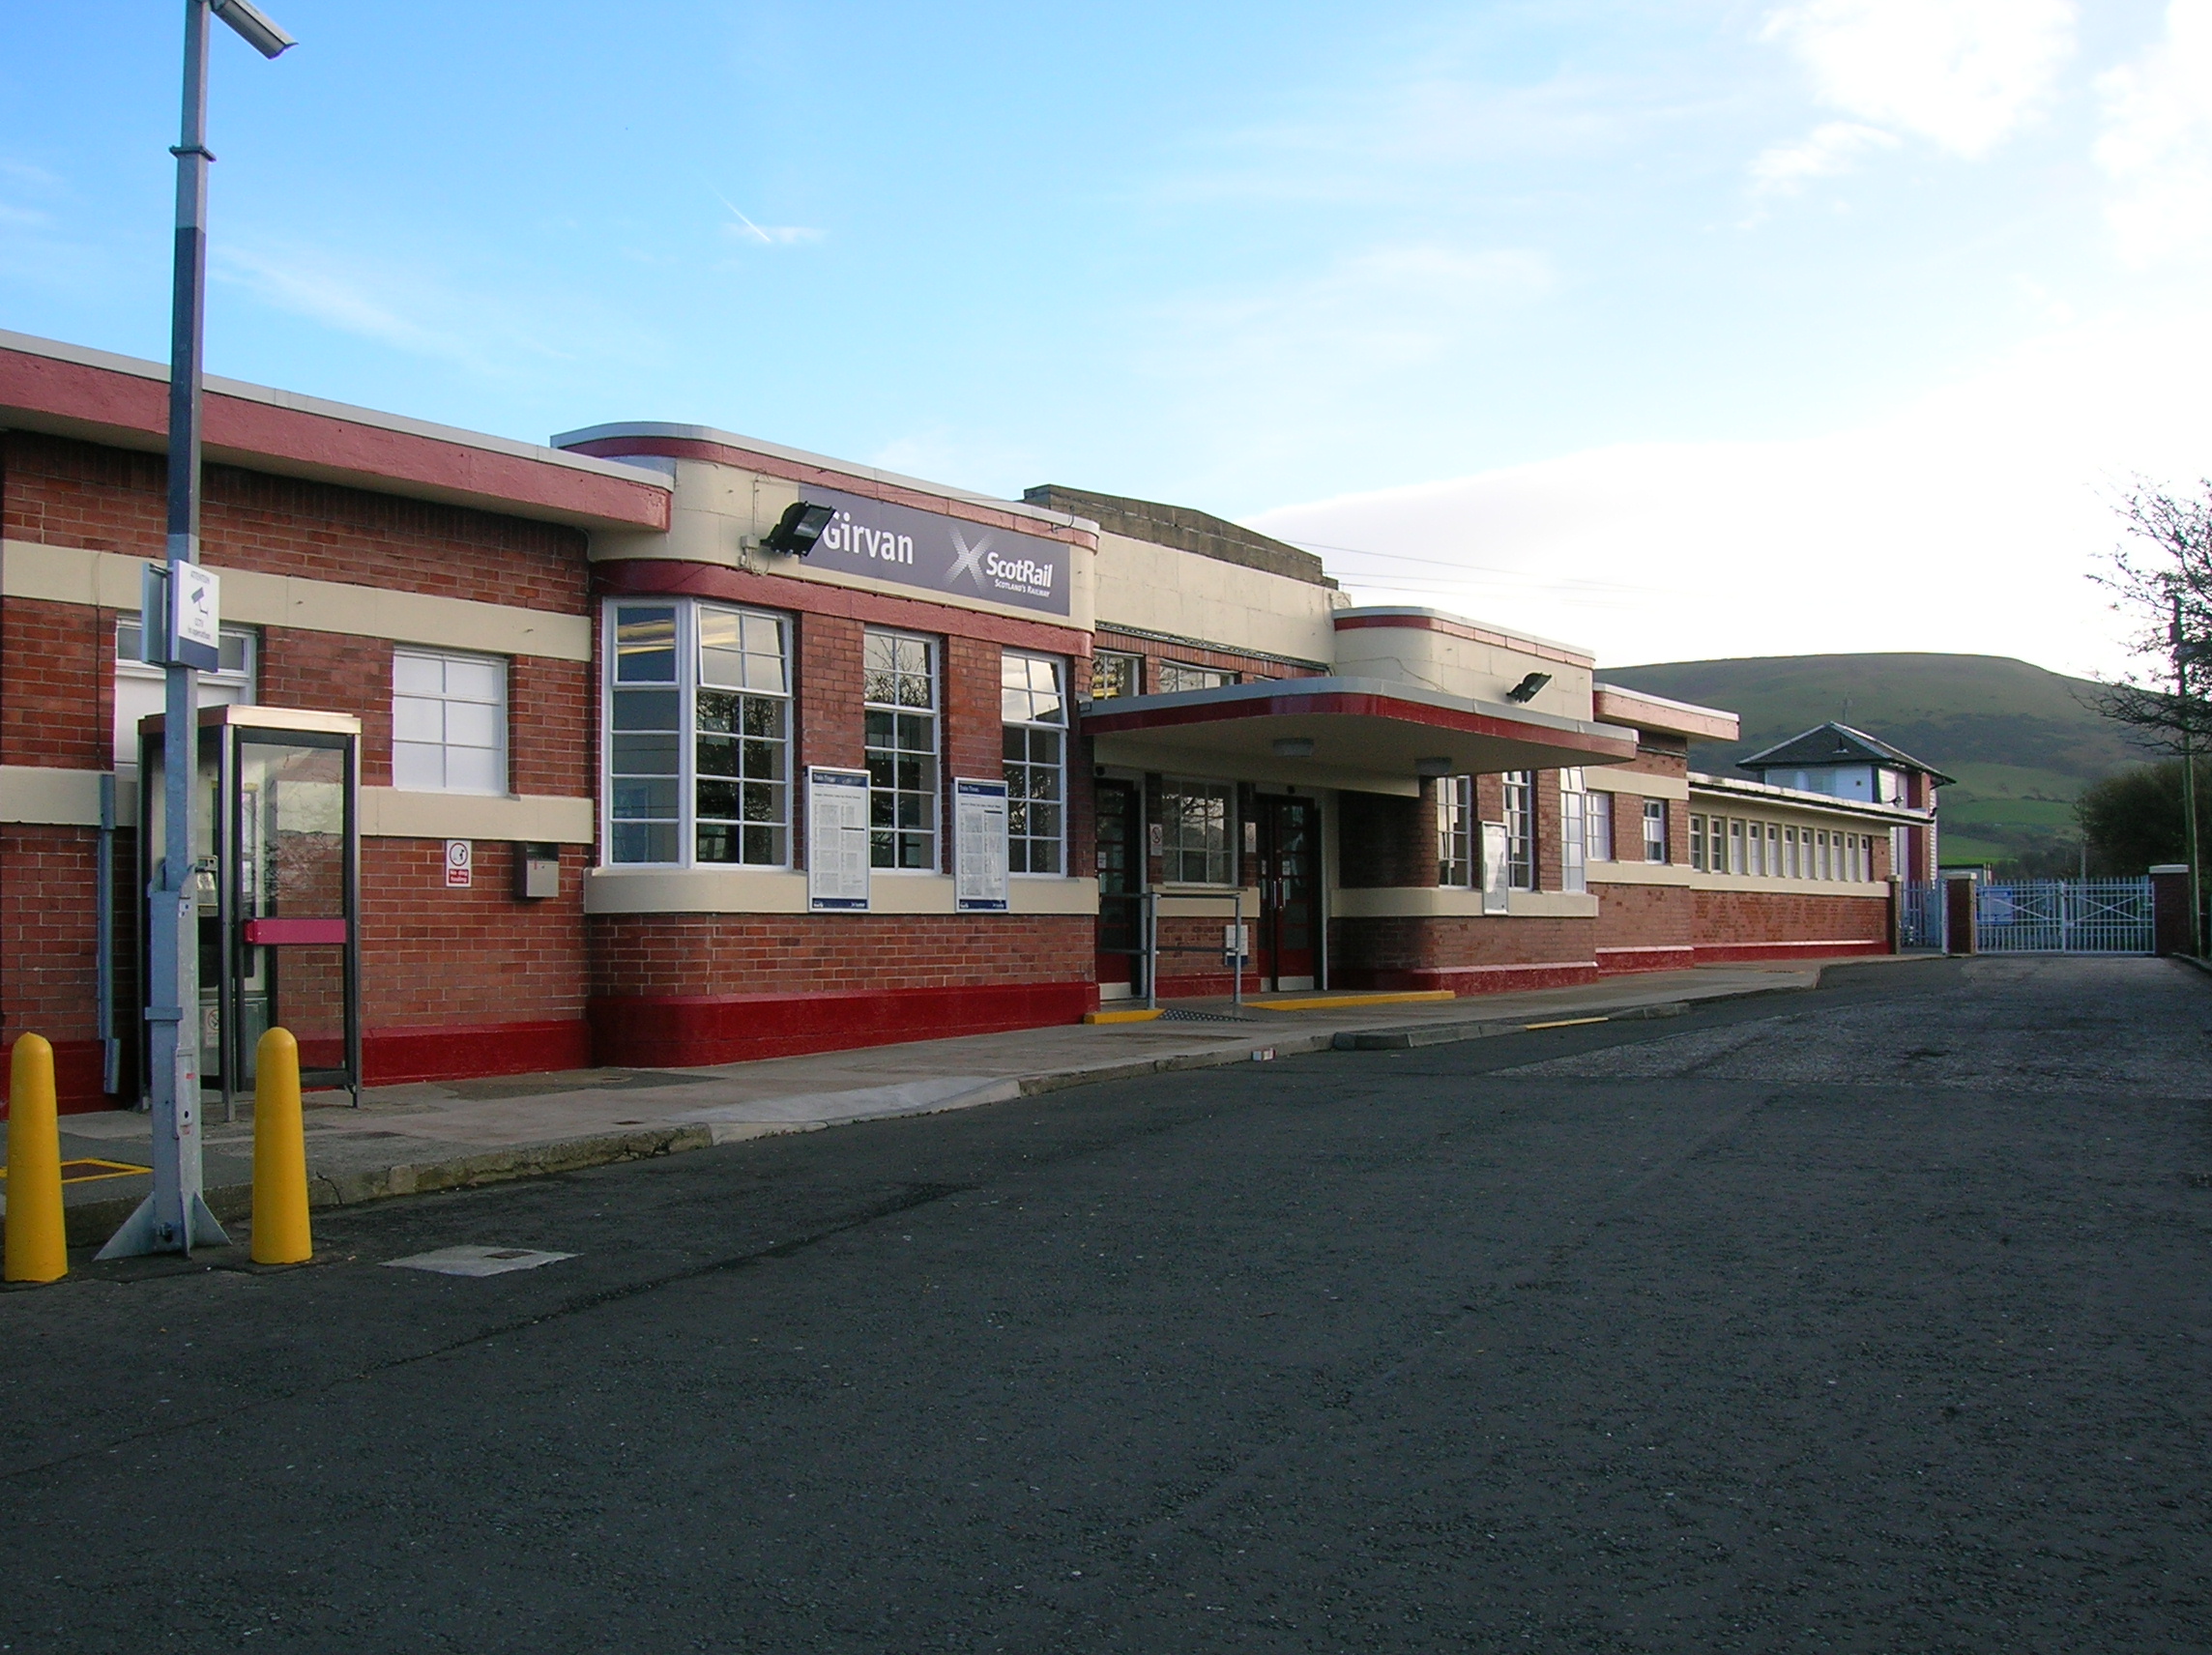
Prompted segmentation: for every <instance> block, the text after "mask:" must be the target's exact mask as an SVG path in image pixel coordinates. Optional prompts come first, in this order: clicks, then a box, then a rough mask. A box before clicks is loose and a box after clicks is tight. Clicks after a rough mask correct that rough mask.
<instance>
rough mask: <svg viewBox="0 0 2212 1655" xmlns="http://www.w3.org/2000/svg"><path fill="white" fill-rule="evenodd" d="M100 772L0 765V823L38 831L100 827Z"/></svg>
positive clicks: (38, 766) (37, 766)
mask: <svg viewBox="0 0 2212 1655" xmlns="http://www.w3.org/2000/svg"><path fill="white" fill-rule="evenodd" d="M101 775H102V772H101V771H99V770H64V769H47V768H46V767H44V766H43V765H0V822H8V823H14V824H17V825H20V826H23V827H99V826H100V778H101Z"/></svg>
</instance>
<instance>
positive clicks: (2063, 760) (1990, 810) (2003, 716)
mask: <svg viewBox="0 0 2212 1655" xmlns="http://www.w3.org/2000/svg"><path fill="white" fill-rule="evenodd" d="M1598 678H1599V680H1600V682H1606V683H1617V684H1621V685H1624V686H1626V687H1628V688H1631V689H1643V690H1648V691H1650V692H1651V693H1653V694H1655V695H1666V696H1672V697H1673V698H1674V699H1675V700H1677V701H1693V702H1698V703H1701V704H1702V705H1704V706H1707V707H1725V708H1728V709H1729V710H1731V711H1733V712H1735V713H1736V714H1737V715H1738V716H1739V717H1740V718H1741V719H1742V721H1743V739H1742V740H1740V741H1738V742H1736V743H1735V744H1734V745H1732V746H1730V745H1722V744H1719V743H1716V742H1701V743H1700V744H1699V745H1698V746H1697V747H1696V748H1695V749H1694V750H1693V752H1692V755H1691V764H1692V766H1693V768H1695V769H1701V770H1707V771H1712V772H1715V773H1718V774H1721V775H1731V774H1738V773H1740V772H1739V771H1737V770H1736V769H1735V768H1734V766H1735V761H1736V760H1737V759H1739V758H1741V757H1743V756H1744V755H1746V754H1748V753H1755V752H1757V751H1759V749H1760V748H1761V747H1767V746H1771V745H1773V744H1774V743H1775V742H1777V741H1782V740H1788V739H1789V738H1790V737H1791V736H1794V735H1796V734H1798V733H1799V732H1800V731H1803V730H1808V729H1811V728H1812V727H1813V726H1814V725H1816V724H1821V723H1825V722H1826V721H1827V720H1828V719H1831V718H1835V719H1840V720H1842V721H1843V722H1845V723H1848V724H1850V725H1852V726H1854V727H1855V728H1857V729H1861V730H1865V731H1867V732H1869V733H1870V734H1872V735H1876V736H1879V737H1881V738H1882V739H1883V740H1887V741H1893V742H1895V743H1896V744H1897V745H1898V746H1900V747H1902V748H1904V749H1905V750H1906V752H1908V753H1910V754H1912V755H1913V756H1914V757H1915V758H1918V759H1921V760H1923V761H1925V762H1926V763H1928V764H1931V765H1934V766H1935V767H1936V769H1940V770H1943V771H1945V772H1946V773H1948V774H1950V775H1953V776H1956V777H1958V778H1959V785H1958V786H1956V787H1948V788H1945V789H1944V790H1943V820H1944V824H1945V828H1946V831H1945V833H1944V857H1945V860H1952V859H1965V858H1975V859H1991V860H1995V859H2001V858H2002V857H2007V856H2010V855H2016V854H2019V853H2020V852H2022V851H2023V850H2027V849H2030V848H2045V849H2048V848H2051V847H2052V846H2055V845H2056V844H2057V843H2058V842H2059V841H2061V840H2071V838H2072V837H2073V814H2072V810H2071V808H2070V807H2071V804H2072V801H2073V799H2074V798H2075V797H2076V796H2077V795H2078V794H2080V792H2081V788H2082V787H2083V786H2084V785H2085V784H2087V783H2089V782H2091V781H2095V780H2096V779H2097V778H2098V777H2100V776H2105V775H2109V774H2110V773H2111V772H2112V771H2113V770H2115V769H2121V768H2122V767H2124V766H2127V765H2131V764H2139V763H2140V762H2142V760H2143V759H2144V757H2145V755H2144V754H2143V753H2142V752H2141V751H2140V750H2139V749H2138V748H2136V747H2134V746H2132V745H2131V744H2130V743H2129V742H2128V741H2127V740H2126V739H2125V738H2124V737H2123V736H2122V735H2121V733H2120V731H2119V729H2118V727H2117V726H2115V725H2113V724H2111V723H2110V722H2109V721H2107V720H2106V719H2104V718H2101V717H2099V716H2098V715H2097V713H2096V712H2095V711H2093V710H2092V709H2091V707H2090V706H2089V704H2088V697H2089V696H2090V695H2091V694H2092V692H2093V691H2094V690H2095V688H2096V686H2095V685H2094V684H2091V683H2089V682H2086V681H2084V680H2081V679H2074V678H2066V677H2064V676H2062V675H2061V674H2058V673H2053V672H2046V671H2044V670H2043V668H2041V667H2036V666H2030V665H2028V663H2027V662H2025V661H2016V660H2011V659H2008V658H2007V657H2005V656H2002V655H1939V654H1867V655H1766V656H1755V657H1750V658H1747V659H1742V660H1725V661H1666V662H1659V663H1655V664H1652V665H1646V666H1632V667H1608V668H1605V669H1603V670H1601V671H1600V672H1599V674H1598ZM1847 710H1848V711H1847Z"/></svg>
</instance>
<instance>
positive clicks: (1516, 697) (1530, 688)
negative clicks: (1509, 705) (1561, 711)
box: [1505, 672, 1552, 702]
mask: <svg viewBox="0 0 2212 1655" xmlns="http://www.w3.org/2000/svg"><path fill="white" fill-rule="evenodd" d="M1550 682H1552V675H1551V674H1550V673H1548V672H1532V673H1530V674H1529V675H1528V677H1527V678H1525V679H1523V680H1522V681H1521V682H1519V683H1517V684H1515V685H1514V686H1513V687H1512V688H1511V689H1509V690H1507V691H1506V692H1505V699H1506V700H1508V701H1515V702H1529V701H1533V700H1535V699H1536V697H1537V696H1538V695H1539V694H1541V693H1542V692H1543V688H1544V686H1545V685H1546V684H1548V683H1550Z"/></svg>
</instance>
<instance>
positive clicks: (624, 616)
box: [615, 605, 676, 683]
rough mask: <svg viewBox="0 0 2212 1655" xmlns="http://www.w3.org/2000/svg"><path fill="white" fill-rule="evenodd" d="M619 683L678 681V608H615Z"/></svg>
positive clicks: (616, 674)
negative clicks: (676, 609)
mask: <svg viewBox="0 0 2212 1655" xmlns="http://www.w3.org/2000/svg"><path fill="white" fill-rule="evenodd" d="M615 682H618V683H674V682H676V611H675V610H674V609H673V608H661V607H657V606H656V607H653V608H645V607H639V608H631V607H629V606H628V605H625V606H623V607H622V608H620V609H618V610H616V611H615Z"/></svg>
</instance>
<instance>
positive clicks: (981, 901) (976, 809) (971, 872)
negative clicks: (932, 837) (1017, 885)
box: [952, 776, 1006, 914]
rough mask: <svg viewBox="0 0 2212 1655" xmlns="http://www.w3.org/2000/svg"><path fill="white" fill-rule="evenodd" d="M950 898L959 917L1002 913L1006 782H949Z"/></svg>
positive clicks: (965, 779)
mask: <svg viewBox="0 0 2212 1655" xmlns="http://www.w3.org/2000/svg"><path fill="white" fill-rule="evenodd" d="M952 857H953V869H952V873H953V879H952V887H953V888H952V896H953V903H954V905H955V906H956V907H957V908H958V909H959V910H960V912H961V913H963V914H1004V913H1005V912H1006V784H1005V783H1004V782H1003V781H976V780H973V779H971V778H969V777H966V776H955V777H953V780H952Z"/></svg>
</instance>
